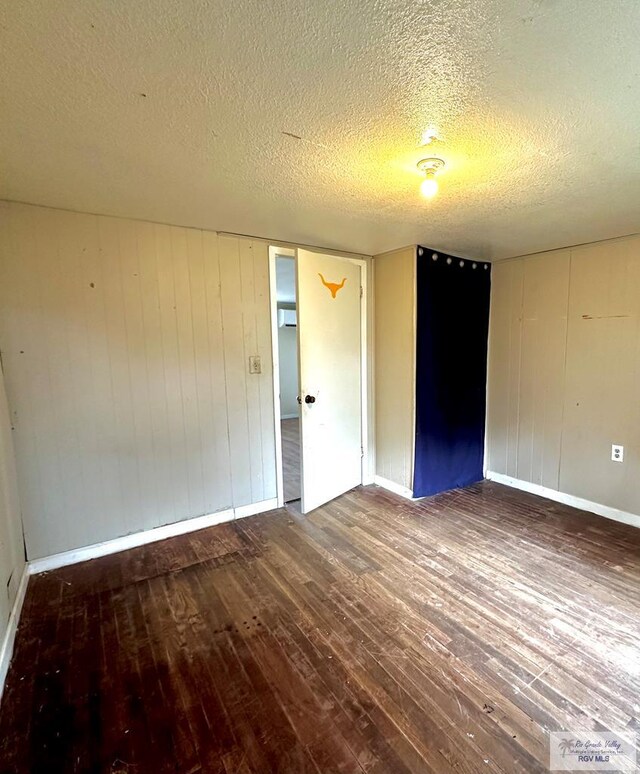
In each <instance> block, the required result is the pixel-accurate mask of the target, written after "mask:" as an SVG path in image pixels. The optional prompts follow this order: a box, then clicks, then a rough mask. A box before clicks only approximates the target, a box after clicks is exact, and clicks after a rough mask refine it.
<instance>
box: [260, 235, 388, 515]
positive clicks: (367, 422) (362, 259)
mask: <svg viewBox="0 0 640 774" xmlns="http://www.w3.org/2000/svg"><path fill="white" fill-rule="evenodd" d="M301 249H304V250H309V251H310V252H314V253H319V254H320V255H331V256H333V257H334V258H339V259H341V260H343V261H349V262H350V263H355V264H358V265H359V266H360V283H361V287H362V295H361V297H360V407H361V419H360V422H361V424H360V426H361V444H362V461H361V466H360V471H361V484H372V483H373V462H374V460H373V432H372V430H373V415H372V411H373V405H374V404H373V380H372V374H373V369H372V365H373V336H372V330H373V326H372V324H371V321H372V308H371V304H370V300H369V299H370V298H372V295H371V294H370V291H371V287H370V283H371V280H372V276H373V272H372V270H371V258H369V257H367V256H353V255H345V254H343V253H338V252H335V251H333V250H323V249H322V248H319V247H316V248H311V247H306V246H305V247H302V246H301ZM296 250H297V248H296V247H291V246H289V245H287V246H286V247H285V246H284V245H283V246H279V245H274V244H270V245H269V303H270V308H271V356H272V359H273V412H274V431H275V432H274V437H275V444H276V449H275V452H276V454H275V458H276V487H277V500H278V508H282V507H283V505H284V475H283V462H282V430H281V427H280V361H279V358H280V355H279V352H278V299H277V287H276V258H277V256H282V257H285V258H292V259H293V260H297V257H296ZM297 311H298V308H297V298H296V313H297ZM296 338H298V339H299V334H298V330H297V326H296ZM298 344H299V341H298ZM301 483H302V482H301Z"/></svg>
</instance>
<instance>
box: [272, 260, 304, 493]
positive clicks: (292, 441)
mask: <svg viewBox="0 0 640 774" xmlns="http://www.w3.org/2000/svg"><path fill="white" fill-rule="evenodd" d="M276 304H277V325H278V328H277V330H278V340H277V346H278V377H279V382H280V433H281V446H282V485H283V499H284V502H285V503H291V502H294V501H296V500H299V499H300V492H301V490H300V486H301V484H300V405H299V403H298V384H299V382H298V371H299V369H298V333H297V318H298V315H297V306H296V266H295V259H294V258H293V257H292V256H288V255H277V256H276Z"/></svg>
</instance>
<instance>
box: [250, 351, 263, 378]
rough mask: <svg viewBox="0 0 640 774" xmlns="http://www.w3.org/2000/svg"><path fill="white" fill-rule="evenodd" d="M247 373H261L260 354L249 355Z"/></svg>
mask: <svg viewBox="0 0 640 774" xmlns="http://www.w3.org/2000/svg"><path fill="white" fill-rule="evenodd" d="M249 373H250V374H261V373H262V363H261V362H260V355H251V357H250V358H249Z"/></svg>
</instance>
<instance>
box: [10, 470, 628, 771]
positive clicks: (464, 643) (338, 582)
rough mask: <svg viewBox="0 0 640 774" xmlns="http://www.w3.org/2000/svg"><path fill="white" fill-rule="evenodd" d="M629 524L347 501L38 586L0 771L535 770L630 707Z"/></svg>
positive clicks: (89, 567)
mask: <svg viewBox="0 0 640 774" xmlns="http://www.w3.org/2000/svg"><path fill="white" fill-rule="evenodd" d="M639 704H640V530H635V529H633V528H632V527H626V526H624V525H621V524H617V523H615V522H611V521H607V520H605V519H602V518H598V517H596V516H593V515H590V514H587V513H583V512H580V511H576V510H573V509H571V508H568V507H565V506H561V505H558V504H555V503H552V502H550V501H547V500H542V499H539V498H536V497H534V496H532V495H527V494H524V493H521V492H517V491H515V490H510V489H507V488H505V487H501V486H499V485H497V484H492V483H488V482H485V483H482V484H478V485H476V486H473V487H470V488H468V489H465V490H458V491H454V492H449V493H447V494H444V495H440V496H437V497H434V498H430V499H428V500H424V501H422V502H420V503H417V504H412V503H410V502H408V501H405V500H402V499H400V498H398V497H396V496H394V495H392V494H389V493H387V492H385V491H384V490H381V489H378V488H375V487H370V488H364V489H357V490H355V491H353V492H351V493H349V494H347V495H345V496H343V497H341V498H340V499H338V500H337V501H335V502H333V503H331V504H329V505H327V506H325V507H323V508H321V509H319V510H317V511H315V512H314V513H312V514H311V515H310V516H307V517H301V516H299V515H297V514H295V513H293V512H288V511H284V510H280V511H274V512H273V513H271V514H268V515H261V516H256V517H251V518H247V519H243V520H240V521H237V522H234V523H231V524H228V525H222V526H219V527H213V528H211V529H207V530H202V531H200V532H196V533H192V534H190V535H185V536H182V537H177V538H172V539H170V540H167V541H164V542H162V543H156V544H153V545H149V546H144V547H141V548H137V549H133V550H131V551H128V552H126V553H121V554H117V555H114V556H110V557H105V558H103V559H97V560H94V561H92V562H90V563H86V564H83V565H76V566H72V567H67V568H64V569H61V570H58V571H55V572H51V573H46V574H42V575H39V576H37V577H34V578H32V579H31V581H30V584H29V589H28V593H27V599H26V602H25V607H24V611H23V616H22V620H21V623H20V628H19V632H18V637H17V642H16V650H15V656H14V660H13V663H12V666H11V670H10V673H9V676H8V681H7V685H6V690H5V695H4V697H3V700H2V705H1V707H0V760H1V761H2V765H1V770H2V771H3V772H11V773H12V774H17V773H18V772H43V774H44V772H46V774H55V773H57V772H109V774H114V773H123V772H127V774H132V773H135V774H142V773H145V772H149V773H150V774H163V773H164V772H180V774H196V773H197V772H225V773H226V774H237V773H238V772H240V773H242V772H244V773H246V772H260V773H261V774H262V773H264V772H292V774H293V773H295V774H303V773H304V772H363V771H364V772H376V773H378V774H382V772H389V773H393V774H401V773H402V772H466V773H467V774H472V773H475V772H483V771H486V772H504V773H505V774H515V773H516V772H527V773H530V772H542V771H546V770H547V760H548V750H547V736H546V734H547V732H548V731H549V730H565V729H566V730H571V729H609V730H623V731H625V733H627V734H628V735H629V736H630V737H634V735H635V733H636V731H637V730H638V726H639V723H638V716H639V714H640V708H639V706H638V705H639Z"/></svg>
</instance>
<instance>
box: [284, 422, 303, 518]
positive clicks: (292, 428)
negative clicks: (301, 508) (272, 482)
mask: <svg viewBox="0 0 640 774" xmlns="http://www.w3.org/2000/svg"><path fill="white" fill-rule="evenodd" d="M280 427H281V431H282V476H283V483H284V501H285V503H290V502H292V501H293V500H299V499H300V491H301V489H300V420H299V419H282V420H280Z"/></svg>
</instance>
